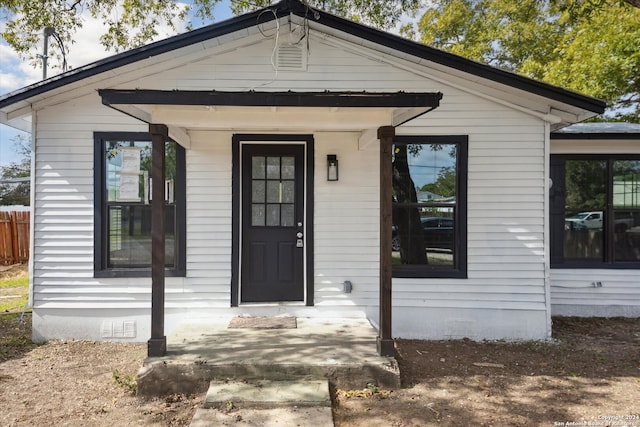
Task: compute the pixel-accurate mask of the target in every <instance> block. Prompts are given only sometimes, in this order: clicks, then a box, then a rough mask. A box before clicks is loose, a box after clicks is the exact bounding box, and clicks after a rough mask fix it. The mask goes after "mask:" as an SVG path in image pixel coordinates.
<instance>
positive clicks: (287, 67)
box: [276, 43, 307, 71]
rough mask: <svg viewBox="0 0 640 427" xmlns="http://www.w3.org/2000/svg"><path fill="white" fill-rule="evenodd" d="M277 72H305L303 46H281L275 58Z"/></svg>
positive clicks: (305, 63)
mask: <svg viewBox="0 0 640 427" xmlns="http://www.w3.org/2000/svg"><path fill="white" fill-rule="evenodd" d="M276 61H277V63H276V66H277V67H278V71H306V69H307V50H306V49H305V47H304V45H301V44H300V45H298V44H289V43H286V44H281V45H280V46H278V52H277V56H276Z"/></svg>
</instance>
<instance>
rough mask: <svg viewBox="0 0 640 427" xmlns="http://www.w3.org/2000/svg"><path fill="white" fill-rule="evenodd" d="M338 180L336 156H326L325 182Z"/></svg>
mask: <svg viewBox="0 0 640 427" xmlns="http://www.w3.org/2000/svg"><path fill="white" fill-rule="evenodd" d="M337 180H338V156H337V155H335V154H327V181H337Z"/></svg>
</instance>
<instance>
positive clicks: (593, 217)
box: [564, 211, 603, 230]
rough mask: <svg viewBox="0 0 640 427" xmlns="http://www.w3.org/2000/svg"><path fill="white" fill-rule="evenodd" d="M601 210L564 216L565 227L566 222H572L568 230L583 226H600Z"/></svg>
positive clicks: (578, 228) (589, 227) (592, 227)
mask: <svg viewBox="0 0 640 427" xmlns="http://www.w3.org/2000/svg"><path fill="white" fill-rule="evenodd" d="M602 218H603V215H602V211H599V212H580V213H579V214H576V215H574V216H570V217H568V218H565V220H564V221H565V228H567V227H566V224H567V223H574V224H576V225H574V226H573V227H570V228H569V229H570V230H580V229H582V228H583V227H584V228H588V229H594V228H602Z"/></svg>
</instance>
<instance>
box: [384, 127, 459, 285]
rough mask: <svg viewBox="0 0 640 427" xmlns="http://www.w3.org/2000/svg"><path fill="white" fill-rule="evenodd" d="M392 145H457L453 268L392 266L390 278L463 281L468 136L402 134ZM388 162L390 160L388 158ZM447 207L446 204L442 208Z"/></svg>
mask: <svg viewBox="0 0 640 427" xmlns="http://www.w3.org/2000/svg"><path fill="white" fill-rule="evenodd" d="M396 144H407V145H410V144H447V145H456V146H457V155H456V204H455V209H454V212H455V215H454V224H455V226H454V230H453V235H454V249H453V251H452V253H453V259H454V266H453V268H449V269H444V268H441V267H432V266H430V265H428V264H425V265H403V266H398V265H393V266H392V277H394V278H425V279H426V278H451V279H466V278H467V277H468V275H467V187H468V179H467V177H468V166H469V161H468V159H469V137H468V135H411V136H408V135H402V136H395V137H394V138H393V145H396ZM389 161H391V159H389ZM422 206H428V207H438V206H437V204H434V203H395V202H394V203H392V208H395V207H404V208H407V207H422ZM443 207H450V205H443Z"/></svg>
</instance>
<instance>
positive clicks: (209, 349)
mask: <svg viewBox="0 0 640 427" xmlns="http://www.w3.org/2000/svg"><path fill="white" fill-rule="evenodd" d="M230 320H231V317H228V318H217V319H211V320H207V321H192V322H188V323H185V324H183V325H181V326H180V327H178V328H177V329H176V330H175V331H174V332H173V333H172V334H171V335H169V336H168V337H167V355H166V356H164V357H155V358H148V359H146V360H145V362H144V365H143V367H142V368H141V369H140V371H139V373H138V393H139V394H140V395H146V396H149V395H162V394H167V393H199V392H204V391H206V390H207V388H208V387H209V383H210V381H212V380H227V379H263V380H288V379H301V378H304V379H328V380H329V381H330V383H331V384H332V385H333V386H335V387H337V388H346V389H359V388H364V387H366V385H367V384H368V383H375V384H377V385H379V386H383V387H387V388H398V387H400V373H399V370H398V365H397V362H396V361H395V359H394V358H390V357H381V356H378V354H377V352H376V336H377V332H376V330H375V329H374V328H373V327H372V326H371V324H370V323H369V322H368V321H367V320H366V319H323V318H298V319H297V324H298V327H297V328H296V329H243V328H241V329H229V328H227V325H228V324H229V321H230Z"/></svg>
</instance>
